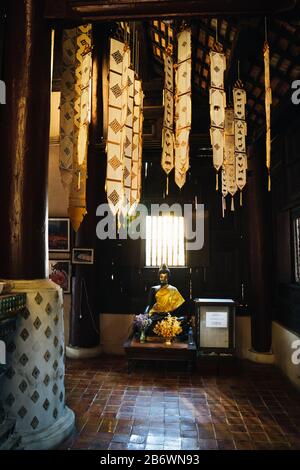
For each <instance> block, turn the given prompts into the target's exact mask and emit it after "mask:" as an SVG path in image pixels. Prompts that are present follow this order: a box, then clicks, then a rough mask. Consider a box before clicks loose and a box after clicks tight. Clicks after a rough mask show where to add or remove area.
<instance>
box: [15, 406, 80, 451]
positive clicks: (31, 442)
mask: <svg viewBox="0 0 300 470" xmlns="http://www.w3.org/2000/svg"><path fill="white" fill-rule="evenodd" d="M74 425H75V415H74V413H73V411H72V410H70V408H68V407H67V406H66V407H65V410H64V414H63V415H62V416H61V417H60V418H59V419H58V420H57V421H56V422H55V423H53V424H52V426H50V427H49V428H46V429H41V430H40V431H38V432H29V433H26V434H23V435H22V439H21V444H20V446H21V448H22V449H24V450H47V449H55V448H56V447H57V446H58V445H59V444H61V443H62V442H63V441H64V440H65V439H67V438H68V437H69V436H70V434H71V433H72V431H73V429H74Z"/></svg>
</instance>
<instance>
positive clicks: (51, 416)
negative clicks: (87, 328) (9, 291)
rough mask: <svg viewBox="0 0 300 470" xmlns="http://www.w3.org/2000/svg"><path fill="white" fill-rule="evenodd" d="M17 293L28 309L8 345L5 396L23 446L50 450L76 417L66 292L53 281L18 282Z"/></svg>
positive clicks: (5, 406)
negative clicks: (69, 377) (69, 383)
mask: <svg viewBox="0 0 300 470" xmlns="http://www.w3.org/2000/svg"><path fill="white" fill-rule="evenodd" d="M14 292H26V294H27V304H26V305H27V308H26V310H25V311H24V313H23V314H22V315H20V316H19V317H18V319H17V329H16V332H15V333H14V335H12V336H11V338H10V339H9V341H7V365H8V366H9V369H8V371H7V374H6V377H5V378H4V380H3V381H2V390H1V397H2V400H3V405H4V408H5V411H6V412H7V414H8V415H9V416H10V417H12V418H15V419H16V420H17V423H16V432H17V433H18V434H19V435H20V436H21V447H22V448H25V449H51V448H54V447H55V446H57V445H58V444H60V443H61V442H62V441H63V440H64V439H65V438H67V437H68V436H69V435H70V433H71V432H72V430H73V427H74V413H73V411H71V410H70V409H69V408H68V407H66V405H65V385H64V373H65V365H64V354H65V346H64V321H63V294H62V290H61V288H60V287H58V286H57V285H56V284H54V283H53V282H52V281H49V280H36V281H15V289H14Z"/></svg>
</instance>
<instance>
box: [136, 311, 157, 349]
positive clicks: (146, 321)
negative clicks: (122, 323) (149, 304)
mask: <svg viewBox="0 0 300 470" xmlns="http://www.w3.org/2000/svg"><path fill="white" fill-rule="evenodd" d="M151 323H152V320H151V318H150V317H149V316H148V315H147V314H145V313H141V314H140V315H135V318H134V320H133V328H134V330H135V331H138V332H139V334H140V342H141V343H144V342H145V341H146V334H145V333H146V329H147V328H148V326H150V325H151Z"/></svg>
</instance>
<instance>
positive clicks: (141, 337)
mask: <svg viewBox="0 0 300 470" xmlns="http://www.w3.org/2000/svg"><path fill="white" fill-rule="evenodd" d="M140 343H146V335H145V330H144V329H142V330H141V334H140Z"/></svg>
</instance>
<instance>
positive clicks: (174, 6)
mask: <svg viewBox="0 0 300 470" xmlns="http://www.w3.org/2000/svg"><path fill="white" fill-rule="evenodd" d="M296 5H297V0H285V1H284V2H282V0H273V1H272V2H269V1H267V0H247V1H243V2H241V1H240V0H228V1H226V2H224V0H197V1H196V0H185V1H184V2H183V1H179V0H104V1H101V2H99V1H95V0H59V1H58V0H51V1H50V0H46V6H45V17H46V18H51V19H71V20H73V19H74V18H76V17H77V18H81V19H82V20H84V21H108V20H116V19H118V20H120V19H138V18H145V19H146V18H153V17H156V18H159V17H164V18H166V17H177V16H179V17H180V16H185V17H190V16H218V15H270V14H273V13H280V12H286V11H289V10H291V9H293V8H295V7H296Z"/></svg>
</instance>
